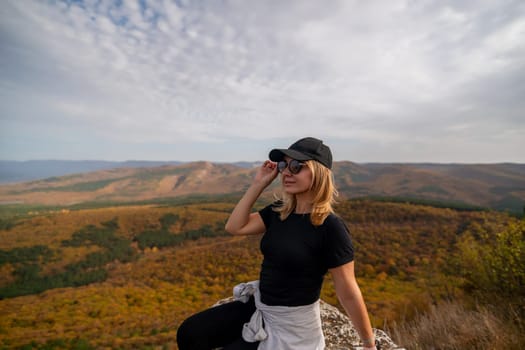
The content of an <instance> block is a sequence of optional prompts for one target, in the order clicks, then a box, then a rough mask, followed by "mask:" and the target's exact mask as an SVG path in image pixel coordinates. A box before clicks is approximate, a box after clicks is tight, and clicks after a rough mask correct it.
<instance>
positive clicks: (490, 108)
mask: <svg viewBox="0 0 525 350" xmlns="http://www.w3.org/2000/svg"><path fill="white" fill-rule="evenodd" d="M0 16H1V19H2V21H0V22H1V23H0V39H1V42H2V44H1V45H2V56H3V58H1V61H0V63H1V65H0V73H1V74H2V77H3V79H2V83H1V84H0V103H1V104H2V105H3V107H2V111H1V115H0V121H1V122H2V123H3V125H4V126H5V127H6V128H7V127H8V128H9V134H10V135H11V136H9V135H6V136H9V137H11V138H13V137H14V136H12V135H16V134H17V133H20V132H21V130H26V131H27V130H31V129H33V131H34V132H37V131H38V128H39V126H41V125H49V124H50V123H51V124H53V123H55V124H57V125H60V126H61V128H60V129H61V130H62V131H64V128H66V130H69V131H70V132H71V133H72V134H75V135H80V138H81V139H84V140H85V141H84V142H85V143H86V147H88V144H89V137H90V135H96V138H97V139H104V140H107V142H108V143H110V142H111V140H114V141H115V142H118V143H119V144H121V145H123V144H137V145H140V144H143V145H145V144H147V143H160V144H166V145H174V144H183V143H190V142H197V143H204V144H206V143H212V144H221V143H225V142H230V140H239V139H248V140H250V139H251V140H254V141H257V142H260V141H262V140H268V139H269V138H272V139H294V138H296V137H300V136H303V135H305V134H313V135H319V136H320V137H324V138H329V139H352V140H353V141H354V142H357V143H360V144H363V145H364V144H366V145H375V144H377V143H378V142H379V143H380V144H383V145H385V147H384V149H383V148H381V152H383V153H382V154H383V156H382V157H380V158H381V159H383V160H389V159H399V160H401V159H411V158H410V152H408V151H407V152H406V154H404V155H402V156H401V155H399V154H398V155H396V153H395V152H394V151H393V149H395V148H396V147H395V145H399V144H400V143H405V144H406V143H411V142H417V144H418V147H420V149H425V150H428V152H429V153H428V154H427V160H431V159H432V154H433V153H435V152H431V150H432V149H435V148H436V147H441V146H442V142H443V140H447V141H448V142H449V143H450V145H451V147H454V145H456V147H458V148H461V146H462V142H463V141H464V140H465V138H468V139H469V140H472V144H471V145H470V146H469V147H468V149H466V150H465V151H464V153H463V154H462V155H461V157H463V159H465V160H467V159H474V158H475V157H474V154H473V152H475V151H477V150H479V149H480V147H489V146H488V145H483V142H484V141H483V140H487V139H493V138H494V135H506V137H507V138H508V139H507V140H506V141H505V140H502V139H498V142H500V143H505V144H506V145H512V147H515V146H516V145H518V146H523V141H520V139H519V136H520V135H519V134H520V133H522V132H523V131H525V126H524V119H525V118H523V113H522V111H523V110H525V108H524V107H525V106H524V102H523V98H522V96H524V93H525V91H524V90H525V89H524V84H523V81H524V72H525V60H524V59H523V58H524V56H525V42H524V41H523V40H522V39H521V38H523V37H524V34H525V9H524V5H523V4H522V3H521V2H519V1H506V2H493V1H481V2H480V1H476V2H472V1H461V2H454V3H443V2H436V1H418V2H412V1H408V0H392V1H388V2H384V1H368V2H364V3H363V2H353V1H342V0H341V1H334V2H331V3H330V4H326V3H324V2H320V1H286V2H277V1H264V2H249V3H248V2H242V1H225V2H220V3H219V2H213V1H210V2H200V1H188V2H180V1H179V2H173V1H167V0H165V1H162V0H159V1H131V0H130V1H122V2H116V1H109V0H104V1H83V2H39V1H31V0H25V1H14V0H10V1H7V2H6V4H4V5H3V6H2V9H0ZM6 134H7V132H6ZM59 141H60V136H59V135H57V136H56V139H54V140H49V142H59ZM4 142H5V143H6V144H7V142H9V141H8V140H6V141H4ZM347 147H348V148H349V149H350V150H352V149H351V146H347ZM490 147H493V148H497V147H498V145H490ZM509 147H510V146H509ZM509 147H504V145H501V149H502V150H503V149H504V150H505V151H501V152H500V153H498V154H500V155H498V157H499V156H501V155H502V154H505V152H507V150H508V149H509ZM9 149H13V148H12V147H11V148H9ZM381 152H379V151H378V154H379V153H381ZM373 153H374V152H372V151H370V153H369V154H373ZM0 154H1V153H0ZM348 154H349V155H352V153H351V152H349V153H348ZM353 154H355V153H353ZM4 155H5V153H4ZM413 155H414V157H413V159H414V160H420V159H421V157H423V155H422V154H419V153H416V152H414V153H413ZM366 156H367V154H366V153H365V152H364V151H363V153H362V154H361V155H360V157H362V158H363V159H366ZM125 157H126V156H125ZM127 157H129V156H127ZM378 157H379V156H378ZM469 157H470V158H469ZM511 157H512V159H522V160H523V158H522V157H521V156H520V155H518V153H517V152H515V153H514V154H513V155H512V156H511ZM152 158H155V155H153V156H152ZM371 160H372V159H371ZM374 160H375V159H374Z"/></svg>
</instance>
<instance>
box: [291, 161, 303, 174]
mask: <svg viewBox="0 0 525 350" xmlns="http://www.w3.org/2000/svg"><path fill="white" fill-rule="evenodd" d="M302 167H303V163H301V162H299V161H298V160H295V159H293V160H292V161H290V164H289V165H288V169H290V172H291V173H292V174H297V173H298V172H299V171H301V168H302Z"/></svg>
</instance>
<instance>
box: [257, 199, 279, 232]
mask: <svg viewBox="0 0 525 350" xmlns="http://www.w3.org/2000/svg"><path fill="white" fill-rule="evenodd" d="M273 207H274V205H273V204H270V205H267V206H266V207H264V208H263V209H261V210H259V215H260V216H261V219H262V221H263V222H264V226H265V227H266V228H267V229H268V227H270V222H271V220H272V215H275V212H274V211H273Z"/></svg>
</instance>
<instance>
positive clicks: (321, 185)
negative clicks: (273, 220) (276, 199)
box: [275, 160, 338, 226]
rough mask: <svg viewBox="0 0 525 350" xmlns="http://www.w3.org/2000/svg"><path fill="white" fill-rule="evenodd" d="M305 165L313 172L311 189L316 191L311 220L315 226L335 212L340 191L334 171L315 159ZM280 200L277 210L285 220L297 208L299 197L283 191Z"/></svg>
mask: <svg viewBox="0 0 525 350" xmlns="http://www.w3.org/2000/svg"><path fill="white" fill-rule="evenodd" d="M305 165H306V166H307V167H308V169H310V171H311V172H312V183H311V185H310V191H312V192H313V193H314V198H313V203H312V213H311V214H310V221H311V223H312V224H313V225H314V226H319V225H321V224H322V223H323V222H324V220H325V219H326V218H327V217H328V215H330V214H331V213H333V212H334V209H333V205H334V204H335V197H337V195H338V193H337V189H336V188H335V185H334V178H333V173H332V171H331V170H330V169H328V168H327V167H325V166H324V165H322V164H321V163H319V162H316V161H314V160H308V161H306V162H305ZM280 200H281V201H282V205H281V206H278V207H276V208H275V211H277V212H278V213H279V218H280V219H281V220H285V219H286V218H287V217H288V216H289V215H290V214H291V213H292V212H293V211H294V210H295V207H296V205H297V198H296V197H295V195H290V194H287V193H286V192H283V193H282V198H281V199H280Z"/></svg>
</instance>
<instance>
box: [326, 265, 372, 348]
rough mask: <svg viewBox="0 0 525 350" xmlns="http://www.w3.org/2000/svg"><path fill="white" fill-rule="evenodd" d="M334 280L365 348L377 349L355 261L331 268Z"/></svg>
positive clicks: (341, 300) (338, 294)
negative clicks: (357, 277) (357, 278)
mask: <svg viewBox="0 0 525 350" xmlns="http://www.w3.org/2000/svg"><path fill="white" fill-rule="evenodd" d="M330 273H331V274H332V278H333V280H334V285H335V292H336V293H337V297H338V298H339V301H340V302H341V305H343V307H344V309H345V310H346V313H347V314H348V316H349V317H350V319H351V320H352V323H353V325H354V327H355V328H356V330H357V333H359V336H360V337H361V341H362V342H363V346H364V348H365V349H375V348H376V347H375V337H374V332H373V331H372V326H371V325H370V319H369V318H368V311H367V309H366V305H365V302H364V300H363V295H362V294H361V290H360V289H359V286H358V284H357V280H356V279H355V273H354V262H353V261H352V262H349V263H347V264H344V265H341V266H338V267H336V268H333V269H330Z"/></svg>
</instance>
